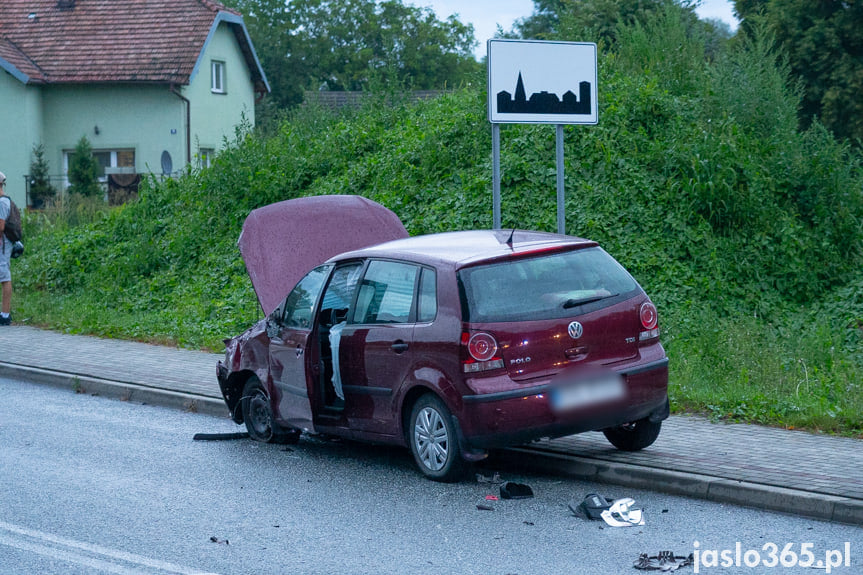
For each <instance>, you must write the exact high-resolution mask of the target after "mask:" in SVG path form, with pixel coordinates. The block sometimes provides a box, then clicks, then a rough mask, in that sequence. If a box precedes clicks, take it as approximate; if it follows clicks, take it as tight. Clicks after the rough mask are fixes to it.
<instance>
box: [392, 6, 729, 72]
mask: <svg viewBox="0 0 863 575" xmlns="http://www.w3.org/2000/svg"><path fill="white" fill-rule="evenodd" d="M405 3H406V4H413V5H414V6H420V7H429V8H431V9H432V10H434V11H435V14H437V17H438V19H440V20H445V19H446V18H448V17H449V16H450V15H451V14H458V16H459V20H461V21H462V22H465V23H471V24H473V27H474V33H475V35H476V39H477V40H478V41H479V45H478V46H477V47H476V50H475V54H476V57H477V58H482V57H483V56H485V50H486V48H485V42H486V40H488V39H489V38H493V37H494V34H495V31H496V30H497V26H498V24H500V26H501V27H502V28H503V29H504V30H509V29H510V28H512V24H513V22H515V21H516V20H517V19H519V18H524V17H525V16H529V15H530V14H531V12H533V0H407V1H406V2H405ZM696 12H697V13H698V15H699V16H700V17H701V18H705V19H706V18H716V19H718V20H722V21H724V22H728V23H729V24H730V25H731V28H732V29H736V28H737V21H736V20H735V19H734V14H733V13H732V2H731V0H702V2H701V6H699V7H698V9H696ZM573 40H580V39H577V38H573ZM583 40H585V41H588V40H587V39H583Z"/></svg>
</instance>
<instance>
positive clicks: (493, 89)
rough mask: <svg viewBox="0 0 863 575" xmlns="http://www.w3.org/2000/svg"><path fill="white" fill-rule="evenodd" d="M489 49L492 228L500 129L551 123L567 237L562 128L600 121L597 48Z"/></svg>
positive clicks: (513, 45)
mask: <svg viewBox="0 0 863 575" xmlns="http://www.w3.org/2000/svg"><path fill="white" fill-rule="evenodd" d="M487 46H488V121H489V122H491V124H492V170H493V174H492V187H493V193H494V198H493V201H494V208H493V221H494V229H500V227H501V214H500V124H555V126H556V138H555V141H556V149H557V158H556V163H557V232H558V233H559V234H563V233H566V210H565V202H564V200H565V198H564V184H565V180H564V161H563V126H564V125H565V124H596V123H598V121H599V115H598V113H597V84H598V80H597V65H596V62H597V58H596V44H593V43H585V42H539V41H532V40H489V41H488V44H487ZM528 87H530V88H531V89H532V90H533V91H532V92H531V93H530V95H529V96H528V92H527V88H528ZM509 90H514V92H510V91H509ZM576 91H577V92H578V94H576Z"/></svg>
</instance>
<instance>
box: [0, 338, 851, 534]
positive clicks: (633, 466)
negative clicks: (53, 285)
mask: <svg viewBox="0 0 863 575" xmlns="http://www.w3.org/2000/svg"><path fill="white" fill-rule="evenodd" d="M0 350H2V351H0V376H5V377H21V378H24V379H28V380H30V381H35V382H41V383H51V384H54V385H66V386H67V387H68V386H70V385H71V386H72V387H74V386H76V385H77V386H80V387H81V388H84V389H85V390H86V391H88V392H93V391H95V392H102V394H103V395H114V396H120V397H124V398H126V399H131V400H133V401H143V402H145V403H159V404H163V405H169V406H173V407H186V408H192V409H197V410H198V411H207V412H210V413H217V414H221V415H226V414H227V410H226V408H225V407H224V403H222V398H221V394H220V392H219V388H218V384H217V382H216V377H215V371H216V367H215V366H216V361H218V359H220V358H221V355H220V354H211V353H204V352H198V351H189V350H179V349H173V348H168V347H162V346H156V345H149V344H144V343H136V342H129V341H120V340H110V339H100V338H95V337H88V336H79V335H68V334H61V333H56V332H51V331H46V330H40V329H35V328H32V327H26V326H11V327H2V328H0ZM64 382H65V383H64ZM70 382H71V383H70ZM118 389H119V390H121V391H119V392H116V393H110V392H109V393H104V392H105V391H107V390H118ZM504 457H505V458H509V459H512V460H514V461H516V462H520V463H522V464H525V465H528V466H531V467H534V468H541V469H546V470H550V471H558V472H563V473H568V474H570V475H574V476H578V477H582V478H585V479H596V480H600V481H611V482H614V483H618V484H622V485H629V486H634V487H644V488H648V489H656V490H660V491H665V492H671V493H680V494H684V495H690V496H695V497H701V498H705V499H711V500H716V501H727V502H732V503H739V504H743V505H751V506H756V507H763V508H769V509H776V510H781V511H788V512H792V513H797V514H802V515H809V516H813V517H818V518H822V519H827V520H835V521H842V522H846V523H856V524H861V525H863V440H859V439H851V438H843V437H833V436H826V435H816V434H811V433H806V432H802V431H788V430H782V429H773V428H767V427H761V426H757V425H745V424H721V423H719V424H717V423H711V422H709V421H707V420H706V419H703V418H698V417H689V416H672V417H671V418H670V419H669V420H668V421H666V422H665V423H664V425H663V429H662V433H661V434H660V436H659V439H658V440H657V442H656V443H655V444H654V445H653V446H651V447H650V448H648V449H645V450H644V451H641V452H637V453H624V452H620V451H617V450H616V449H614V448H613V447H611V446H610V445H609V444H608V443H607V442H606V441H605V438H604V437H603V436H602V434H601V433H586V434H581V435H575V436H571V437H564V438H560V439H555V440H546V441H541V442H538V443H533V444H531V445H529V446H525V447H522V448H516V449H513V450H509V451H508V453H507V454H506V455H505V456H504Z"/></svg>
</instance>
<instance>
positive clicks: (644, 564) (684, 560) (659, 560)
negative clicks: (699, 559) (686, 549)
mask: <svg viewBox="0 0 863 575" xmlns="http://www.w3.org/2000/svg"><path fill="white" fill-rule="evenodd" d="M694 562H695V560H694V557H693V555H692V553H690V554H689V555H686V556H684V555H675V554H674V552H673V551H660V552H659V553H657V554H656V555H653V556H648V555H647V553H642V554H641V555H639V556H638V559H636V561H635V564H634V565H633V567H635V568H636V569H642V570H645V571H677V570H678V569H680V568H681V567H686V566H687V565H692V564H693V563H694Z"/></svg>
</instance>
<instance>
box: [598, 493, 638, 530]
mask: <svg viewBox="0 0 863 575" xmlns="http://www.w3.org/2000/svg"><path fill="white" fill-rule="evenodd" d="M633 505H635V501H634V500H632V499H630V498H629V497H626V498H624V499H618V500H617V501H615V502H614V503H612V504H611V507H610V508H608V509H606V510H605V511H603V512H602V519H603V521H605V522H606V523H608V524H609V525H611V526H612V527H633V526H636V525H644V516H643V514H642V512H641V509H632V506H633Z"/></svg>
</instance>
